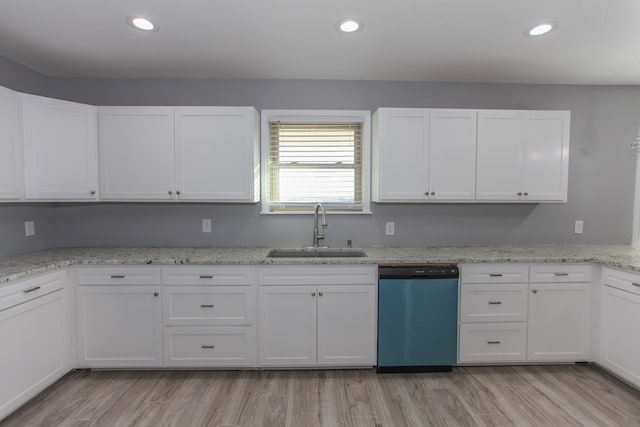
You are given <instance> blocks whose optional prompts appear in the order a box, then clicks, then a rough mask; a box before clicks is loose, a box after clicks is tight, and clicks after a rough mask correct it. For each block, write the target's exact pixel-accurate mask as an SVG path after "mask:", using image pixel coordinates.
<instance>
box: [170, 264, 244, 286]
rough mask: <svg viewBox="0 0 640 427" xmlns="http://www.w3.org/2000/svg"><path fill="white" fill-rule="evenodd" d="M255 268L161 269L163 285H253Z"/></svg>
mask: <svg viewBox="0 0 640 427" xmlns="http://www.w3.org/2000/svg"><path fill="white" fill-rule="evenodd" d="M255 276H256V273H255V267H241V266H215V267H191V266H183V267H163V268H162V283H163V284H164V285H245V286H248V285H253V284H254V283H255V282H256V278H255Z"/></svg>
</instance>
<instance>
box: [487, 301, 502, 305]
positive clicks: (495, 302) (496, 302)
mask: <svg viewBox="0 0 640 427" xmlns="http://www.w3.org/2000/svg"><path fill="white" fill-rule="evenodd" d="M489 304H490V305H500V304H502V301H489Z"/></svg>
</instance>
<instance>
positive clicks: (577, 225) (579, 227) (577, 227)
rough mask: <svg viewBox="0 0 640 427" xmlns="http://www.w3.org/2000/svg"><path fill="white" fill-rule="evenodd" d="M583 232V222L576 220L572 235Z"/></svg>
mask: <svg viewBox="0 0 640 427" xmlns="http://www.w3.org/2000/svg"><path fill="white" fill-rule="evenodd" d="M583 231H584V221H583V220H581V219H579V220H576V223H575V225H574V226H573V234H582V232H583Z"/></svg>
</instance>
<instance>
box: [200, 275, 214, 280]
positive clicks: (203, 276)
mask: <svg viewBox="0 0 640 427" xmlns="http://www.w3.org/2000/svg"><path fill="white" fill-rule="evenodd" d="M200 278H201V279H213V274H201V275H200Z"/></svg>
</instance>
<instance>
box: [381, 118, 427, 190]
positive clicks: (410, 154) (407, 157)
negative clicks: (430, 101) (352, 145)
mask: <svg viewBox="0 0 640 427" xmlns="http://www.w3.org/2000/svg"><path fill="white" fill-rule="evenodd" d="M376 115H377V116H376V117H375V123H376V124H377V129H376V132H375V138H374V147H373V151H374V158H373V176H374V191H373V201H374V202H420V201H425V200H427V198H428V197H427V194H426V193H427V191H428V188H429V182H428V179H429V175H428V173H429V171H428V165H429V112H428V110H426V109H421V108H380V109H378V111H377V112H376Z"/></svg>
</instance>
